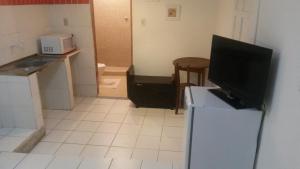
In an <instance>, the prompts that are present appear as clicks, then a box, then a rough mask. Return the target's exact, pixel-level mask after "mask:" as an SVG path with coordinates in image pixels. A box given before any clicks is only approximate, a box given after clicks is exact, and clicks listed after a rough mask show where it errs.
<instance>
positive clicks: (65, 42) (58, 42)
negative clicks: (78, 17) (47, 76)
mask: <svg viewBox="0 0 300 169" xmlns="http://www.w3.org/2000/svg"><path fill="white" fill-rule="evenodd" d="M40 40H41V47H42V53H43V54H65V53H68V52H70V51H72V50H74V49H75V48H76V47H75V43H74V40H73V35H72V34H49V35H45V36H41V37H40Z"/></svg>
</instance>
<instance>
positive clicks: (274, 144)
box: [257, 0, 300, 169]
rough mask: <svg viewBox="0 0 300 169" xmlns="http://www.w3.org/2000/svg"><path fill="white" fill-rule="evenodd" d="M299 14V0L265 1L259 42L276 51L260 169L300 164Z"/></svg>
mask: <svg viewBox="0 0 300 169" xmlns="http://www.w3.org/2000/svg"><path fill="white" fill-rule="evenodd" d="M299 16H300V1H298V0H285V1H282V0H262V4H261V14H260V20H259V29H258V36H257V41H258V44H260V45H265V46H267V47H271V48H273V49H275V51H276V54H275V59H274V60H275V64H274V70H273V73H272V80H271V86H272V88H273V89H272V90H271V91H270V94H269V106H268V107H269V108H268V113H267V116H266V119H265V125H264V131H263V137H262V145H261V151H260V155H259V161H258V167H257V168H258V169H296V168H299V166H300V160H299V159H300V73H299V72H300V57H299V56H300V55H299V53H300V35H299V30H300V21H299ZM276 65H278V66H276ZM276 72H277V73H276ZM272 96H273V97H272Z"/></svg>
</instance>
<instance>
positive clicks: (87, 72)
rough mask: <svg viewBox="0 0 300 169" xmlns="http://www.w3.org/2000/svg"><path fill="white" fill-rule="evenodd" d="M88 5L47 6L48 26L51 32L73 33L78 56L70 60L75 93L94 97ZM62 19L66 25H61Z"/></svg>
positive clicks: (92, 52)
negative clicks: (65, 20) (78, 52)
mask: <svg viewBox="0 0 300 169" xmlns="http://www.w3.org/2000/svg"><path fill="white" fill-rule="evenodd" d="M90 11H91V10H90V5H88V4H80V5H79V4H73V5H72V4H66V5H49V8H48V12H49V22H50V23H49V25H50V28H51V31H52V32H66V33H73V34H74V35H75V40H76V43H77V46H78V48H79V49H80V50H81V52H80V54H79V55H78V56H75V57H74V59H73V60H72V66H73V73H74V74H73V77H74V81H75V93H76V94H77V95H80V96H96V95H97V82H96V68H95V52H94V42H93V31H92V22H91V21H92V20H91V12H90ZM64 18H66V19H67V20H68V25H67V26H65V25H64V24H63V23H64V22H63V21H64Z"/></svg>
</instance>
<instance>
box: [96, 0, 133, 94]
mask: <svg viewBox="0 0 300 169" xmlns="http://www.w3.org/2000/svg"><path fill="white" fill-rule="evenodd" d="M94 1H96V0H90V12H91V21H92V33H93V41H94V53H95V69H96V83H97V96H99V93H100V87H99V80H100V79H99V73H98V55H100V54H99V53H98V51H97V40H96V24H95V20H96V18H95V11H94V9H95V5H94ZM129 1H130V31H131V49H130V50H131V56H130V57H131V63H130V64H131V65H130V66H129V67H131V66H132V65H133V21H132V0H129Z"/></svg>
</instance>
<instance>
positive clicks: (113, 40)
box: [94, 0, 132, 67]
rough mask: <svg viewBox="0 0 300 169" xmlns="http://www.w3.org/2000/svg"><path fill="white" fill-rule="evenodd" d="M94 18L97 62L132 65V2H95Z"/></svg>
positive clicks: (113, 0)
mask: <svg viewBox="0 0 300 169" xmlns="http://www.w3.org/2000/svg"><path fill="white" fill-rule="evenodd" d="M116 11H117V12H116ZM94 17H95V37H96V38H95V39H96V44H97V46H96V48H97V61H98V62H99V63H104V64H106V65H107V66H125V67H128V66H130V65H132V32H131V29H132V28H131V27H132V26H131V0H122V1H120V0H109V1H107V0H94Z"/></svg>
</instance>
